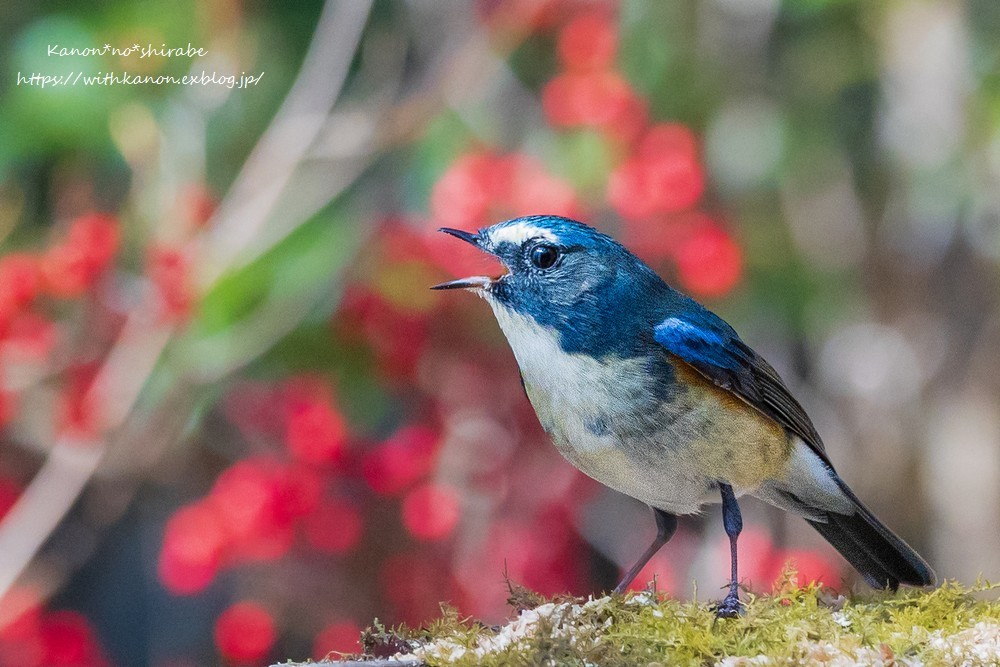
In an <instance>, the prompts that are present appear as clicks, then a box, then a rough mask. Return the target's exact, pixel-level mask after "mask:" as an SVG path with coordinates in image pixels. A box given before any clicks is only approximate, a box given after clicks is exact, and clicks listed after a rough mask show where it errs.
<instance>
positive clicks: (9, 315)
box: [0, 253, 41, 328]
mask: <svg viewBox="0 0 1000 667" xmlns="http://www.w3.org/2000/svg"><path fill="white" fill-rule="evenodd" d="M40 284H41V276H40V268H39V259H38V258H37V257H35V256H34V255H29V254H27V253H10V254H8V255H5V256H4V257H0V328H3V327H5V326H6V324H7V323H8V322H9V321H10V320H12V319H13V318H14V317H15V316H17V315H18V314H19V313H21V312H22V311H23V310H24V309H25V308H27V307H28V306H30V305H31V303H32V302H33V301H34V300H35V297H36V296H37V295H38V290H39V287H40Z"/></svg>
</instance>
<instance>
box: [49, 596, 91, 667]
mask: <svg viewBox="0 0 1000 667" xmlns="http://www.w3.org/2000/svg"><path fill="white" fill-rule="evenodd" d="M41 629H42V637H41V641H42V646H43V654H44V658H43V664H45V665H47V666H48V667H81V666H85V665H97V664H100V649H99V648H98V646H97V642H96V640H95V638H94V636H93V631H92V630H91V628H90V623H89V622H88V621H87V619H86V617H84V615H83V614H81V613H79V612H76V611H69V610H62V611H54V612H49V613H48V614H45V615H44V616H43V617H42V627H41Z"/></svg>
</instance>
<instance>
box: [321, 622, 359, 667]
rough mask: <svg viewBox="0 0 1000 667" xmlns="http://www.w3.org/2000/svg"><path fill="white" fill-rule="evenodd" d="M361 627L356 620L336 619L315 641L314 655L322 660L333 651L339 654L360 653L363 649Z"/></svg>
mask: <svg viewBox="0 0 1000 667" xmlns="http://www.w3.org/2000/svg"><path fill="white" fill-rule="evenodd" d="M360 640H361V628H359V627H358V624H357V623H355V622H354V621H334V622H333V623H331V624H329V625H328V626H326V627H325V628H323V629H322V630H321V631H320V632H319V634H317V635H316V639H315V641H314V642H313V657H314V658H316V659H317V660H322V659H323V658H325V657H326V656H327V655H328V654H329V653H330V652H331V651H332V652H334V653H337V654H350V653H358V652H360V650H361V641H360Z"/></svg>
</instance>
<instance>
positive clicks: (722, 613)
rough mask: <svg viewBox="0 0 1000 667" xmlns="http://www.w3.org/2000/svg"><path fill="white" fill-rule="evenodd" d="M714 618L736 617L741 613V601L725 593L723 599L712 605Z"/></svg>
mask: <svg viewBox="0 0 1000 667" xmlns="http://www.w3.org/2000/svg"><path fill="white" fill-rule="evenodd" d="M713 611H715V617H716V618H736V617H738V616H742V615H743V611H744V610H743V603H742V602H740V599H739V598H738V597H737V596H735V595H732V594H730V595H727V596H726V597H725V599H723V600H722V601H721V602H719V603H717V604H716V605H715V606H714V607H713Z"/></svg>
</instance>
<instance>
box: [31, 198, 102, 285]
mask: <svg viewBox="0 0 1000 667" xmlns="http://www.w3.org/2000/svg"><path fill="white" fill-rule="evenodd" d="M118 236H119V232H118V220H117V219H116V218H114V217H113V216H110V215H104V214H99V213H95V214H92V215H85V216H81V217H79V218H77V219H76V220H74V221H73V223H72V224H71V225H70V228H69V231H68V233H67V235H66V239H65V240H64V241H63V242H62V243H59V244H57V245H55V246H53V247H52V248H50V249H49V251H48V252H47V253H46V254H45V256H44V257H43V258H42V273H43V275H44V277H45V281H46V285H47V287H48V290H49V291H50V292H51V293H52V294H53V295H54V296H57V297H65V298H72V297H76V296H80V295H81V294H83V293H84V292H86V291H87V290H88V289H90V288H91V287H93V285H94V284H95V283H96V282H97V279H98V278H99V277H100V276H101V274H102V273H103V272H104V271H105V269H107V267H108V265H109V264H110V263H111V259H112V258H113V257H114V254H115V252H116V251H117V250H118Z"/></svg>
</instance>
